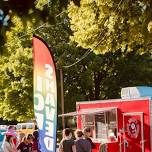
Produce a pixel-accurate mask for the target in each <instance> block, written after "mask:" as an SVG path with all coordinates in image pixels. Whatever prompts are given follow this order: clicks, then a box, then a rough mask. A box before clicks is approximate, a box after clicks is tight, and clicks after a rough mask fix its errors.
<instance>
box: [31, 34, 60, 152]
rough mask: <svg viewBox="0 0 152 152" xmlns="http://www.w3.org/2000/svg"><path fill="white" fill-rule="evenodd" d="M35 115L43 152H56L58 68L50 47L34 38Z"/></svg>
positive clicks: (36, 37)
mask: <svg viewBox="0 0 152 152" xmlns="http://www.w3.org/2000/svg"><path fill="white" fill-rule="evenodd" d="M33 55H34V61H33V62H34V87H33V89H34V113H35V119H36V122H37V126H38V131H39V145H40V150H41V152H56V130H57V83H56V68H55V63H54V60H53V56H52V54H51V50H50V49H49V47H48V45H47V44H46V43H45V42H44V41H43V40H42V39H41V38H39V37H38V36H33Z"/></svg>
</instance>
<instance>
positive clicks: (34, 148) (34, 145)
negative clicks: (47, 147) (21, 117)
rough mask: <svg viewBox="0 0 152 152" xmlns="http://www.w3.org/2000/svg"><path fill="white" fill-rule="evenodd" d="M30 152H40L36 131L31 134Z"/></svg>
mask: <svg viewBox="0 0 152 152" xmlns="http://www.w3.org/2000/svg"><path fill="white" fill-rule="evenodd" d="M32 152H41V151H40V149H39V132H38V131H37V130H36V131H34V132H33V143H32Z"/></svg>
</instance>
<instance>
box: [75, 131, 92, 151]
mask: <svg viewBox="0 0 152 152" xmlns="http://www.w3.org/2000/svg"><path fill="white" fill-rule="evenodd" d="M75 136H76V140H75V145H76V151H77V152H91V149H92V148H91V144H90V142H89V141H88V140H86V139H84V138H83V132H82V131H81V130H76V132H75Z"/></svg>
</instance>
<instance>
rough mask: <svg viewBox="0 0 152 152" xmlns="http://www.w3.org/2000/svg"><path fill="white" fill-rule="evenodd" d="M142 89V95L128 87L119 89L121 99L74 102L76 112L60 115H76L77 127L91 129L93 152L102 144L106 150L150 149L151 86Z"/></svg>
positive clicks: (142, 151)
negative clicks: (94, 145) (93, 144)
mask: <svg viewBox="0 0 152 152" xmlns="http://www.w3.org/2000/svg"><path fill="white" fill-rule="evenodd" d="M140 89H141V90H143V87H140ZM145 89H146V90H148V91H146V93H144V95H141V94H140V93H141V92H139V90H138V89H137V87H131V88H124V89H122V91H121V97H122V98H121V99H110V100H97V101H84V102H77V103H76V112H72V113H68V114H65V115H64V116H69V115H73V116H76V117H77V128H79V129H83V128H84V127H90V128H91V129H92V140H93V142H94V143H95V144H96V149H93V152H99V147H100V146H102V145H104V146H105V147H106V152H152V124H151V123H152V101H151V96H152V88H150V87H144V90H145ZM101 152H102V151H101Z"/></svg>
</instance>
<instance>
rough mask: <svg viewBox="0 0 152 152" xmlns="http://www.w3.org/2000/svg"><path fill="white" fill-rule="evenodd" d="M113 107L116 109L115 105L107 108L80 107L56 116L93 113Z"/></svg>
mask: <svg viewBox="0 0 152 152" xmlns="http://www.w3.org/2000/svg"><path fill="white" fill-rule="evenodd" d="M113 109H117V107H108V108H96V109H81V110H80V111H75V112H69V113H64V114H59V115H58V117H62V116H64V117H66V116H77V115H85V114H95V113H100V112H105V111H110V110H113Z"/></svg>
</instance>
